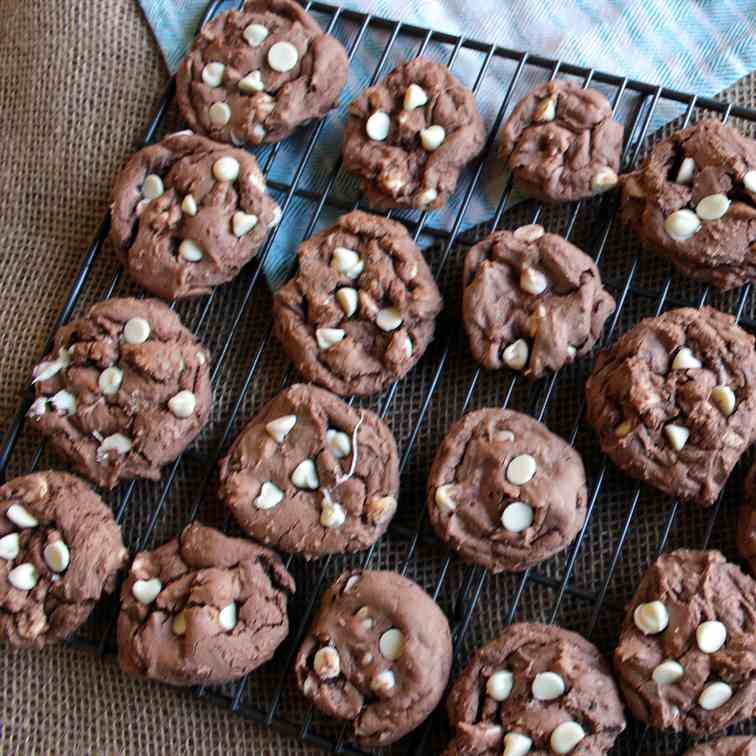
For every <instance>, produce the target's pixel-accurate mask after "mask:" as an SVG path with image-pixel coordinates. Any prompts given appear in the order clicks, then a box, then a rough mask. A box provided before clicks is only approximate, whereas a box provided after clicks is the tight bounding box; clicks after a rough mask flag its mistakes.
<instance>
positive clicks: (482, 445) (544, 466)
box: [428, 409, 588, 572]
mask: <svg viewBox="0 0 756 756" xmlns="http://www.w3.org/2000/svg"><path fill="white" fill-rule="evenodd" d="M587 496H588V495H587V490H586V482H585V470H584V469H583V462H582V460H581V459H580V455H579V454H578V453H577V452H576V451H575V450H574V449H573V448H572V447H571V446H569V445H568V444H567V443H566V442H565V441H563V440H562V439H561V438H559V436H555V435H554V434H553V433H551V432H550V431H549V429H548V428H547V427H546V426H545V425H543V424H541V423H539V422H538V421H536V420H534V419H533V418H531V417H528V416H527V415H522V414H520V413H519V412H513V411H512V410H506V409H481V410H476V411H475V412H470V413H468V414H467V415H465V416H464V417H463V418H462V419H461V420H458V421H457V422H456V423H455V424H454V425H453V426H452V427H451V429H450V430H449V432H448V433H447V435H446V438H445V439H444V441H443V443H442V444H441V446H440V447H439V450H438V452H437V453H436V458H435V460H434V462H433V467H432V468H431V471H430V476H429V478H428V515H429V517H430V521H431V524H432V525H433V528H434V529H435V531H436V533H437V535H438V537H439V538H441V540H443V541H445V542H446V543H447V544H448V545H449V546H450V548H452V549H454V550H455V551H456V552H457V553H458V554H460V556H461V557H462V558H463V559H464V560H465V561H466V562H474V563H476V564H480V565H482V566H483V567H485V568H486V569H489V570H491V571H492V572H501V571H503V570H508V571H515V572H519V571H521V570H524V569H526V568H528V567H530V566H532V565H534V564H536V563H538V562H541V561H543V560H544V559H548V558H549V557H551V556H553V555H554V554H556V553H557V552H559V551H561V550H562V549H564V548H566V547H567V546H569V544H570V543H572V541H573V540H574V538H575V536H576V535H577V533H578V531H579V530H580V528H581V527H582V525H583V523H584V522H585V515H586V506H587Z"/></svg>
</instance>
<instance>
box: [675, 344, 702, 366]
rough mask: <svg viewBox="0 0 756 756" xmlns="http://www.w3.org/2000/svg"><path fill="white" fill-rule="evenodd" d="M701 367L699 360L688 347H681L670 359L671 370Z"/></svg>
mask: <svg viewBox="0 0 756 756" xmlns="http://www.w3.org/2000/svg"><path fill="white" fill-rule="evenodd" d="M700 367H701V361H700V360H699V359H697V358H696V357H695V356H694V354H693V352H691V350H690V349H688V347H683V348H682V349H680V350H679V351H678V352H677V354H676V355H675V359H674V360H672V370H689V369H697V368H700Z"/></svg>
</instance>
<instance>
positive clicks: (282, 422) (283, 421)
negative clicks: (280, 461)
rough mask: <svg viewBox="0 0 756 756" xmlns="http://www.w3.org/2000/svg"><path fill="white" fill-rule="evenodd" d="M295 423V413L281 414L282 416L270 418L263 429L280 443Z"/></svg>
mask: <svg viewBox="0 0 756 756" xmlns="http://www.w3.org/2000/svg"><path fill="white" fill-rule="evenodd" d="M296 424H297V416H296V415H283V416H282V417H279V418H276V419H275V420H271V421H270V422H269V423H268V424H267V425H266V426H265V430H266V431H267V433H268V435H269V436H270V437H271V438H272V439H273V440H274V441H275V442H276V443H277V444H282V443H283V442H284V439H285V438H286V436H288V435H289V433H290V431H291V429H292V428H293V427H294V426H295V425H296Z"/></svg>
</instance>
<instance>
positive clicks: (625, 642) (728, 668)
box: [614, 549, 756, 735]
mask: <svg viewBox="0 0 756 756" xmlns="http://www.w3.org/2000/svg"><path fill="white" fill-rule="evenodd" d="M754 649H756V582H754V580H752V579H751V578H750V577H748V576H747V575H745V574H744V573H742V572H741V571H740V570H739V569H738V568H737V567H736V566H735V565H734V564H728V563H727V562H726V561H725V558H724V557H723V556H722V554H720V553H719V552H718V551H689V550H687V549H679V550H678V551H672V552H670V553H669V554H664V555H663V556H661V557H660V558H659V559H658V560H657V561H656V563H655V564H654V565H653V566H652V567H651V568H650V569H649V570H648V571H647V572H646V574H645V575H644V576H643V579H642V580H641V583H640V586H639V587H638V591H637V592H636V594H635V596H633V600H632V601H631V602H630V605H629V606H628V608H627V613H626V614H625V620H624V622H623V624H622V631H621V635H620V639H619V645H618V646H617V648H616V650H615V652H614V667H615V669H616V671H617V675H618V677H619V682H620V687H621V688H622V692H623V693H624V695H625V701H626V702H627V704H628V706H629V707H630V709H631V710H632V712H633V714H635V716H636V717H638V719H640V720H642V721H643V722H647V723H648V724H650V725H652V726H653V727H657V728H659V729H672V730H677V731H680V730H684V731H686V732H688V733H691V734H693V735H711V734H712V733H715V732H717V731H719V730H721V729H723V728H725V727H727V726H729V725H731V724H734V723H735V722H739V721H740V720H742V719H748V718H749V717H752V716H754V715H755V714H756V654H754Z"/></svg>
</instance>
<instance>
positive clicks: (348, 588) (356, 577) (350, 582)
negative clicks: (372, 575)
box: [344, 575, 360, 593]
mask: <svg viewBox="0 0 756 756" xmlns="http://www.w3.org/2000/svg"><path fill="white" fill-rule="evenodd" d="M359 582H360V576H359V575H351V576H350V577H349V579H348V580H347V581H346V585H345V586H344V593H349V591H351V590H352V588H354V586H355V585H357V583H359Z"/></svg>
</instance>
